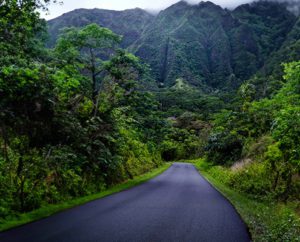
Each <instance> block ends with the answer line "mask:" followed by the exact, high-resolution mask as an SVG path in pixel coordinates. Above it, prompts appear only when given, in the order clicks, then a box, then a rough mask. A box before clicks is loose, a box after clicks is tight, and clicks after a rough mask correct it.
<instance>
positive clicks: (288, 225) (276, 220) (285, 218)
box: [189, 159, 300, 242]
mask: <svg viewBox="0 0 300 242" xmlns="http://www.w3.org/2000/svg"><path fill="white" fill-rule="evenodd" d="M189 162H191V163H193V164H194V165H195V167H196V168H197V169H198V170H199V171H200V172H201V174H202V175H203V176H204V177H205V178H206V179H207V180H208V181H209V182H210V183H211V184H212V185H213V186H214V187H215V188H216V189H217V190H219V191H220V192H221V193H222V194H223V195H224V196H225V197H227V198H228V199H229V200H230V202H231V203H232V204H233V205H234V206H235V208H236V209H237V211H238V213H239V214H240V215H241V217H242V218H243V220H244V221H245V223H246V224H247V225H248V228H249V230H250V233H251V235H252V239H253V241H272V242H275V241H285V242H288V241H300V219H299V216H298V215H297V214H296V212H295V209H294V208H293V204H282V203H279V202H276V201H264V200H258V199H257V198H254V197H250V196H248V195H247V194H243V193H240V192H238V191H235V190H233V189H232V188H230V187H229V186H227V185H226V184H224V182H222V179H220V178H221V177H222V175H224V174H219V175H218V174H217V173H222V172H224V171H222V169H221V168H220V169H218V168H216V167H212V166H211V165H210V164H209V163H207V162H205V161H204V160H203V159H198V160H193V161H189Z"/></svg>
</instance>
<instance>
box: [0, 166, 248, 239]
mask: <svg viewBox="0 0 300 242" xmlns="http://www.w3.org/2000/svg"><path fill="white" fill-rule="evenodd" d="M0 241H1V242H2V241H5V242H10V241H18V242H27V241H28V242H45V241H47V242H60V241H66V242H77V241H84V242H85V241H87V242H89V241H93V242H94V241H128V242H135V241H141V242H148V241H149V242H156V241H178V242H179V241H180V242H193V241H199V242H202V241H203V242H204V241H208V242H214V241H220V242H227V241H237V242H243V241H250V238H249V235H248V232H247V228H246V226H245V224H244V223H243V221H242V220H241V219H240V217H239V215H238V214H237V212H236V211H235V209H234V208H233V207H232V205H231V204H230V203H229V202H228V201H227V200H226V199H225V198H224V197H223V196H222V195H221V194H220V193H219V192H217V191H216V190H215V189H214V188H213V187H212V186H211V185H210V184H209V183H208V182H207V181H206V180H204V178H202V176H200V175H199V173H198V172H197V170H196V169H195V167H194V166H193V165H191V164H185V163H175V164H174V165H172V166H171V167H170V168H169V169H168V170H167V171H166V172H164V173H163V174H162V175H160V176H158V177H156V178H155V179H153V180H150V181H149V182H146V183H144V184H142V185H140V186H137V187H135V188H132V189H130V190H127V191H123V192H120V193H118V194H115V195H112V196H108V197H106V198H103V199H100V200H97V201H94V202H90V203H88V204H86V205H83V206H80V207H76V208H73V209H70V210H67V211H65V212H62V213H59V214H56V215H54V216H51V217H49V218H47V219H43V220H40V221H38V222H34V223H31V224H28V225H25V226H22V227H19V228H17V229H14V230H10V231H8V232H4V233H0Z"/></svg>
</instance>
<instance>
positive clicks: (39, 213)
mask: <svg viewBox="0 0 300 242" xmlns="http://www.w3.org/2000/svg"><path fill="white" fill-rule="evenodd" d="M170 165H171V163H165V164H164V165H162V166H161V167H159V168H156V169H154V170H152V171H150V172H148V173H145V174H143V175H140V176H137V177H135V178H133V179H132V180H128V181H126V182H124V183H121V184H119V185H116V186H113V187H110V188H108V189H107V190H105V191H102V192H100V193H97V194H93V195H89V196H85V197H81V198H76V199H72V200H70V201H66V202H64V203H61V204H53V205H47V206H45V207H41V208H39V209H37V210H34V211H32V212H29V213H24V214H21V215H19V216H18V217H13V218H11V219H9V220H3V221H0V231H5V230H8V229H11V228H15V227H18V226H21V225H24V224H27V223H30V222H34V221H37V220H39V219H42V218H46V217H49V216H50V215H53V214H55V213H58V212H61V211H64V210H66V209H70V208H73V207H76V206H79V205H82V204H85V203H88V202H90V201H93V200H96V199H99V198H103V197H106V196H109V195H111V194H114V193H117V192H120V191H123V190H126V189H129V188H131V187H134V186H137V185H139V184H141V183H144V182H146V181H148V180H150V179H152V178H154V177H156V176H158V175H160V174H161V173H163V172H164V171H165V170H167V169H168V168H169V167H170Z"/></svg>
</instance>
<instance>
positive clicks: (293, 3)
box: [41, 0, 300, 19]
mask: <svg viewBox="0 0 300 242" xmlns="http://www.w3.org/2000/svg"><path fill="white" fill-rule="evenodd" d="M269 1H277V2H289V5H290V9H292V10H293V11H294V12H296V13H298V12H299V11H298V10H299V7H298V6H299V2H300V1H299V0H269ZM177 2H179V0H164V1H161V0H153V1H147V0H123V1H119V0H101V1H99V0H86V1H72V0H64V1H63V4H62V5H60V4H52V5H50V6H49V12H48V13H45V12H41V15H42V17H44V18H46V19H52V18H55V17H57V16H60V15H62V14H63V13H66V12H69V11H72V10H74V9H78V8H86V9H92V8H99V9H110V10H125V9H132V8H142V9H145V10H148V11H149V12H151V13H158V12H159V11H160V10H163V9H166V8H167V7H169V6H171V5H172V4H175V3H177ZM186 2H188V3H190V4H198V3H199V2H201V1H199V0H186ZM211 2H213V3H215V4H217V5H220V6H222V7H223V8H229V9H233V8H235V7H237V6H239V5H241V4H245V3H250V2H253V1H251V0H238V1H236V0H235V1H233V0H211Z"/></svg>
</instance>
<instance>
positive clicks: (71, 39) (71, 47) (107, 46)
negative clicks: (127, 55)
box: [55, 24, 121, 115]
mask: <svg viewBox="0 0 300 242" xmlns="http://www.w3.org/2000/svg"><path fill="white" fill-rule="evenodd" d="M120 41H121V37H120V36H119V35H117V34H115V33H113V32H112V31H111V30H109V29H107V28H102V27H100V26H99V25H97V24H90V25H87V26H86V27H84V28H67V29H65V30H64V32H63V34H62V35H61V37H60V38H59V40H58V41H57V45H56V47H55V53H56V54H57V56H58V57H59V59H61V60H62V62H61V64H62V65H66V64H70V63H72V64H73V65H74V64H77V67H78V68H79V69H80V71H81V72H82V73H85V74H87V75H89V76H90V78H91V83H92V100H93V103H94V109H93V113H94V115H95V114H96V112H97V107H98V100H97V96H98V93H99V82H98V78H99V76H100V74H101V73H102V72H103V70H104V69H103V67H104V65H103V64H104V62H105V61H106V60H108V59H109V58H110V56H111V55H112V54H113V53H114V51H115V50H116V45H117V44H118V43H119V42H120Z"/></svg>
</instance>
